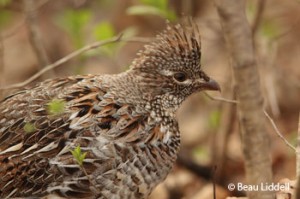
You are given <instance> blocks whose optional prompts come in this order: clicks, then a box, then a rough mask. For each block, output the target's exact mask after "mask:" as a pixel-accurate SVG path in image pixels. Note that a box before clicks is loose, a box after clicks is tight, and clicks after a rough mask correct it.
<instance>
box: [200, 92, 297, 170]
mask: <svg viewBox="0 0 300 199" xmlns="http://www.w3.org/2000/svg"><path fill="white" fill-rule="evenodd" d="M204 94H205V95H206V96H207V97H208V98H210V99H211V100H217V101H222V102H228V103H234V104H237V103H238V101H236V100H230V99H225V98H222V97H214V96H211V95H209V94H208V93H206V92H204ZM263 112H264V114H265V116H266V117H267V118H268V120H269V121H270V123H271V125H272V127H273V128H274V130H275V132H276V133H277V135H278V136H279V137H280V138H281V139H282V140H283V141H284V142H285V143H286V145H288V147H290V148H291V149H293V150H294V151H296V148H295V147H294V146H293V145H292V144H290V143H289V142H288V141H287V140H286V139H285V138H284V137H283V135H282V133H281V132H280V131H279V129H278V127H277V126H276V124H275V122H274V120H273V119H272V118H271V116H270V115H269V114H268V113H267V111H266V110H263ZM299 129H300V121H299ZM299 131H300V130H298V134H299V135H298V136H299V138H300V133H299ZM298 142H299V151H300V139H299V140H298ZM299 159H300V158H299ZM299 170H300V162H299Z"/></svg>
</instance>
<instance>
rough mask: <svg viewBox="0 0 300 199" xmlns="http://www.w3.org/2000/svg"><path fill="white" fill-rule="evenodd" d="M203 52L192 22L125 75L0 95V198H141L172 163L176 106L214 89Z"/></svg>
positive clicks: (168, 34) (169, 32)
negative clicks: (79, 156) (79, 153)
mask: <svg viewBox="0 0 300 199" xmlns="http://www.w3.org/2000/svg"><path fill="white" fill-rule="evenodd" d="M200 57H201V53H200V35H199V32H198V28H197V27H196V25H195V24H194V23H191V24H190V25H188V26H182V25H176V26H171V25H169V24H168V26H167V29H166V30H165V31H164V32H163V33H162V34H160V35H158V36H157V38H156V40H155V41H154V42H152V43H151V44H149V45H147V46H145V50H143V51H141V52H140V53H139V54H138V57H137V58H136V59H135V60H134V61H133V63H132V66H131V68H130V69H129V70H128V71H126V72H124V73H120V74H117V75H86V76H75V77H68V78H61V79H53V80H47V81H45V82H42V83H39V84H37V85H36V86H35V87H32V88H29V89H26V90H23V91H20V92H18V93H15V94H13V95H11V96H8V97H6V98H5V99H4V100H3V101H2V102H1V104H0V198H10V197H42V196H45V195H47V194H56V195H59V196H62V197H66V198H109V199H111V198H114V199H118V198H122V199H123V198H133V199H134V198H146V197H147V196H148V195H149V194H150V193H151V191H152V190H153V188H154V187H155V186H156V185H157V184H158V183H160V182H161V181H163V180H164V179H165V178H166V176H167V174H168V173H169V172H170V170H171V168H172V166H173V164H174V162H175V160H176V156H177V152H178V150H179V144H180V134H179V130H178V124H177V121H176V118H175V115H174V114H175V112H176V110H177V109H178V107H179V106H180V104H181V103H182V102H183V100H184V99H186V98H187V97H188V96H189V95H191V94H193V93H194V92H198V91H201V90H219V86H218V84H217V83H216V82H215V81H214V80H212V79H210V78H209V77H208V76H207V75H206V74H205V73H204V72H203V71H202V70H201V68H200ZM53 104H54V105H57V106H58V107H59V108H58V110H52V108H53V107H52V105H53ZM77 146H80V148H81V150H82V152H83V153H86V156H85V158H84V159H83V163H82V165H80V164H79V163H78V162H77V160H76V159H75V158H74V156H73V155H72V153H71V151H72V150H74V149H75V148H76V147H77Z"/></svg>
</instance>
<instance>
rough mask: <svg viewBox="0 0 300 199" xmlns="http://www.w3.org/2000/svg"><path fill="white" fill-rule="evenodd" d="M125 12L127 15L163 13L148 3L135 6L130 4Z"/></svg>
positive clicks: (162, 14)
mask: <svg viewBox="0 0 300 199" xmlns="http://www.w3.org/2000/svg"><path fill="white" fill-rule="evenodd" d="M126 13H127V14H129V15H146V14H150V15H158V16H162V17H164V13H163V12H162V11H161V10H160V9H158V8H156V7H154V6H149V5H136V6H131V7H129V8H128V9H127V11H126Z"/></svg>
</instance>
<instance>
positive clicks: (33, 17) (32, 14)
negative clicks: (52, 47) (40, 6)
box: [23, 0, 54, 78]
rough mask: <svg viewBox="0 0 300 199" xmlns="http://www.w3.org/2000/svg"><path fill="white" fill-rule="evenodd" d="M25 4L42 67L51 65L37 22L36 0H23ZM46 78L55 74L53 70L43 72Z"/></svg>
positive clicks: (27, 19)
mask: <svg viewBox="0 0 300 199" xmlns="http://www.w3.org/2000/svg"><path fill="white" fill-rule="evenodd" d="M23 4H24V12H25V16H26V23H27V26H28V30H29V39H30V43H31V46H32V48H33V50H34V52H35V54H36V57H37V59H38V63H39V67H40V69H42V68H44V67H45V66H47V65H49V64H50V62H49V59H48V56H47V53H46V50H45V48H44V46H43V42H42V38H41V33H40V30H39V28H38V22H37V15H38V14H37V9H35V2H34V0H23ZM43 75H44V76H45V78H49V77H52V76H54V73H53V72H52V71H50V70H49V71H48V72H47V73H45V74H43Z"/></svg>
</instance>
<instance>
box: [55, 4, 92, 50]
mask: <svg viewBox="0 0 300 199" xmlns="http://www.w3.org/2000/svg"><path fill="white" fill-rule="evenodd" d="M91 16H92V14H91V11H89V10H85V9H81V10H66V11H65V12H63V15H61V16H59V18H58V20H57V22H58V24H59V25H60V26H61V27H63V28H64V29H65V30H66V31H67V32H68V33H69V35H70V37H71V39H72V42H73V43H74V45H75V47H76V48H81V47H82V46H83V45H84V40H83V38H84V37H83V36H82V35H83V34H84V30H85V28H86V26H87V24H88V23H89V21H90V20H91Z"/></svg>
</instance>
